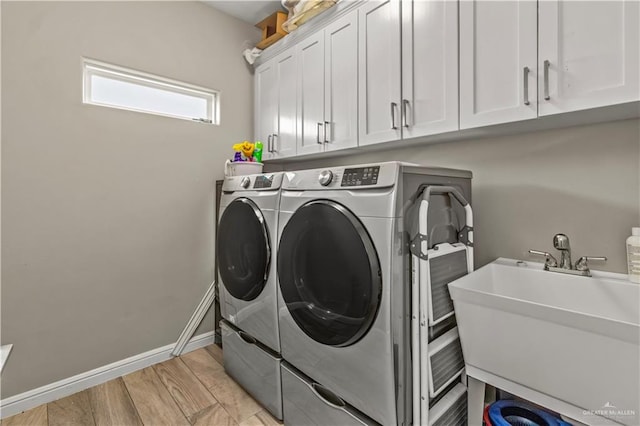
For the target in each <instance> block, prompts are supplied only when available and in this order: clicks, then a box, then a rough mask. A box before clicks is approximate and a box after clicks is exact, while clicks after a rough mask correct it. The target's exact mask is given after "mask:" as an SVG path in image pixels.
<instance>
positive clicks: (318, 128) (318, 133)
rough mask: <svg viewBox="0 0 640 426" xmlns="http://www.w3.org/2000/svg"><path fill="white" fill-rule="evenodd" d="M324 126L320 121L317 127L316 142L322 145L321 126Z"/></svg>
mask: <svg viewBox="0 0 640 426" xmlns="http://www.w3.org/2000/svg"><path fill="white" fill-rule="evenodd" d="M321 127H322V123H318V127H317V128H316V142H317V143H318V144H320V145H322V141H321V140H320V128H321Z"/></svg>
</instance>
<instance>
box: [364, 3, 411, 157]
mask: <svg viewBox="0 0 640 426" xmlns="http://www.w3.org/2000/svg"><path fill="white" fill-rule="evenodd" d="M358 11H359V33H360V40H359V44H360V46H359V69H360V78H359V84H358V86H359V89H360V95H359V105H358V106H359V108H358V115H359V117H360V122H359V124H360V128H359V133H360V137H359V144H360V145H370V144H375V143H380V142H386V141H391V140H398V139H400V138H401V136H402V134H401V126H400V84H401V83H400V1H399V0H387V1H377V0H376V1H368V2H366V3H365V4H364V5H363V6H362V7H360V9H358Z"/></svg>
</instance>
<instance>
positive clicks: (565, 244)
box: [529, 234, 607, 277]
mask: <svg viewBox="0 0 640 426" xmlns="http://www.w3.org/2000/svg"><path fill="white" fill-rule="evenodd" d="M553 247H555V248H556V250H558V251H560V265H558V261H557V260H556V258H555V257H553V256H552V255H551V254H550V253H547V252H546V251H539V250H529V253H530V254H534V255H537V256H544V259H545V261H544V270H545V271H552V272H561V273H564V274H573V275H582V276H585V277H590V276H591V271H590V270H589V261H590V260H592V261H601V262H605V261H606V260H607V258H606V257H604V256H582V257H581V258H580V259H578V261H577V262H576V264H575V265H572V264H571V245H570V244H569V237H567V236H566V235H565V234H556V235H554V236H553Z"/></svg>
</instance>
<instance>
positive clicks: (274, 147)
mask: <svg viewBox="0 0 640 426" xmlns="http://www.w3.org/2000/svg"><path fill="white" fill-rule="evenodd" d="M277 137H278V135H277V134H275V133H274V134H273V139H272V141H273V142H272V143H271V152H278V150H277V149H276V138H277Z"/></svg>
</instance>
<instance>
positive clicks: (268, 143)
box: [267, 135, 271, 152]
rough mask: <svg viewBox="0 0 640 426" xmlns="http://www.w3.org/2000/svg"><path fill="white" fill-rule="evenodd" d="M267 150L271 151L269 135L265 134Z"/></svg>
mask: <svg viewBox="0 0 640 426" xmlns="http://www.w3.org/2000/svg"><path fill="white" fill-rule="evenodd" d="M267 152H271V135H269V136H267Z"/></svg>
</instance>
